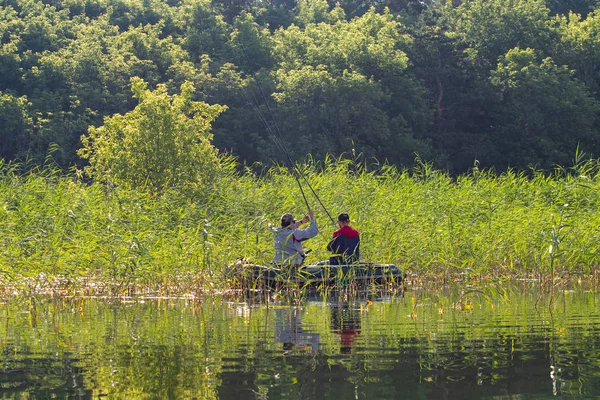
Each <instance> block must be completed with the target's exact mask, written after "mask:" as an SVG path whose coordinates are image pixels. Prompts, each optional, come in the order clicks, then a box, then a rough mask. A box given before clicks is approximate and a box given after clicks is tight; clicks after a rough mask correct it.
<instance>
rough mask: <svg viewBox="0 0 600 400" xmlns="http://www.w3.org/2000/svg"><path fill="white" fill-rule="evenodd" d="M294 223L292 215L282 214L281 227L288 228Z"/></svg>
mask: <svg viewBox="0 0 600 400" xmlns="http://www.w3.org/2000/svg"><path fill="white" fill-rule="evenodd" d="M293 222H294V216H293V215H292V214H283V215H282V216H281V226H282V227H284V228H285V227H286V226H290V224H291V223H293Z"/></svg>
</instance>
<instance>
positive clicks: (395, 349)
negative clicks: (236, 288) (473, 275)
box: [0, 283, 600, 400]
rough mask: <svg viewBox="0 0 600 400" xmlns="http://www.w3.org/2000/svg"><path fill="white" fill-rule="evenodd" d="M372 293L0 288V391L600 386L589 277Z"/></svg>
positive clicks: (418, 391)
mask: <svg viewBox="0 0 600 400" xmlns="http://www.w3.org/2000/svg"><path fill="white" fill-rule="evenodd" d="M461 296H462V298H461ZM371 300H372V301H368V300H367V299H366V298H364V297H359V298H356V299H346V298H344V297H340V296H333V297H331V298H328V299H318V298H315V299H307V300H304V301H303V302H301V304H300V305H297V306H293V305H290V304H289V302H286V301H281V300H279V301H271V302H269V303H268V304H265V303H264V302H262V303H259V302H256V301H254V302H252V301H250V302H242V301H230V300H227V299H225V298H220V297H214V298H206V299H204V300H203V301H202V302H186V301H184V300H148V299H146V300H141V299H137V300H127V301H114V300H113V301H107V300H93V299H86V300H85V301H83V302H82V300H81V299H78V300H69V301H66V300H50V299H44V298H38V299H35V300H34V299H18V300H16V299H15V300H5V301H4V303H3V304H1V305H0V351H1V355H0V398H98V397H103V396H106V398H172V399H179V398H182V399H183V398H198V399H236V400H237V399H280V398H285V399H336V400H337V399H481V398H487V399H545V398H548V399H549V398H557V397H558V398H594V397H600V309H599V307H598V304H597V303H598V300H599V294H598V293H596V292H595V291H594V290H590V288H583V287H574V288H572V289H571V290H567V291H561V292H559V293H557V294H556V295H555V299H554V302H553V303H552V305H551V306H548V303H549V301H550V299H549V298H548V296H542V297H540V296H539V294H538V292H537V291H536V289H535V287H532V286H529V284H524V283H522V284H514V285H510V286H509V287H508V288H505V287H502V288H499V287H497V288H492V289H489V288H479V289H478V290H475V291H471V288H468V287H455V288H450V289H439V290H416V289H411V288H409V290H408V291H407V292H406V294H405V296H404V297H393V296H384V295H371Z"/></svg>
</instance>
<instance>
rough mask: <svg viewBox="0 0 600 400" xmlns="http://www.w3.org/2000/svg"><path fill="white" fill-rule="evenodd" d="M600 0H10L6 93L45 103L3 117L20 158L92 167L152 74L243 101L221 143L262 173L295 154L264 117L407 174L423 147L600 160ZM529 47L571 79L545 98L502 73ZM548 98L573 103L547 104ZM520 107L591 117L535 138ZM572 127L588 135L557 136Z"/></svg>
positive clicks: (0, 51)
mask: <svg viewBox="0 0 600 400" xmlns="http://www.w3.org/2000/svg"><path fill="white" fill-rule="evenodd" d="M596 7H597V4H596V1H595V0H573V1H569V2H556V1H547V2H545V1H543V0H533V1H529V0H527V1H526V0H468V1H450V0H448V1H439V2H432V1H429V0H427V1H416V0H399V1H393V2H389V1H379V0H340V1H339V2H337V1H331V0H327V1H326V0H301V1H297V0H270V1H259V0H226V1H215V0H200V1H195V2H190V1H182V0H143V1H142V0H131V1H123V0H53V1H50V2H48V1H46V2H41V1H37V0H7V1H4V2H2V6H0V92H1V93H2V95H3V96H13V97H14V98H15V99H27V100H26V101H25V103H26V104H27V105H26V106H23V107H21V112H20V113H16V114H15V115H20V116H21V117H18V118H17V117H14V116H13V115H9V114H7V115H2V116H0V118H3V119H4V120H6V121H8V122H7V125H6V126H7V129H5V130H4V132H2V133H1V134H2V136H3V138H4V139H3V140H4V141H5V143H6V146H5V147H3V149H2V157H5V158H7V159H8V160H13V159H17V158H20V157H24V156H25V155H27V157H29V159H31V160H35V162H37V163H39V164H41V163H43V161H44V158H45V155H46V153H47V152H48V149H49V148H50V147H51V146H54V145H56V146H58V148H59V151H57V152H56V153H55V154H54V156H55V158H56V160H57V161H58V162H59V164H60V165H61V166H62V167H64V168H66V167H69V166H73V165H74V164H75V165H78V166H83V165H84V163H85V161H84V160H82V159H81V158H79V157H78V156H77V150H78V149H80V148H81V142H80V137H81V135H82V134H84V133H85V132H86V131H87V130H88V128H89V127H98V126H99V125H101V124H102V122H103V120H104V118H105V117H109V116H111V115H114V114H121V115H125V114H126V113H127V112H129V111H131V110H132V109H133V107H134V106H135V104H136V101H135V99H134V98H132V96H131V92H130V90H129V89H128V83H129V82H130V80H131V78H133V77H139V78H141V79H143V80H144V81H145V82H147V83H148V85H149V87H151V88H156V87H157V86H158V85H165V86H166V88H167V91H168V92H169V93H170V94H173V93H176V92H178V91H179V90H180V87H181V85H182V84H183V83H184V82H186V81H189V82H192V83H194V85H195V87H196V88H197V92H195V93H194V94H193V97H194V100H196V101H198V100H201V101H206V102H208V103H210V104H223V105H226V106H227V107H228V108H229V110H230V111H229V112H228V113H226V114H224V115H223V116H221V117H220V118H219V119H218V120H217V121H215V142H214V143H215V145H217V146H218V147H219V148H220V149H226V150H227V151H231V152H233V153H234V154H235V155H236V156H237V157H239V158H240V159H241V160H242V161H243V162H245V163H246V164H252V163H254V162H257V161H258V162H262V163H269V164H271V163H273V162H279V161H281V160H282V154H281V152H280V151H278V150H277V149H276V146H275V144H274V143H273V140H272V138H270V137H269V133H268V132H267V131H266V130H265V127H264V125H263V124H262V122H261V121H260V119H259V117H258V116H257V113H256V110H255V109H258V110H259V111H261V112H262V114H263V117H264V116H266V117H267V119H268V120H271V121H272V122H271V123H273V121H275V122H277V124H278V125H280V126H281V128H282V129H281V130H282V132H283V134H284V140H285V141H288V142H289V143H290V147H293V148H295V149H297V150H296V151H295V152H294V154H293V156H294V158H296V159H302V158H304V157H305V155H306V154H307V153H313V154H314V155H315V156H316V157H318V158H321V159H322V158H323V157H325V154H327V153H333V154H336V155H339V154H343V153H348V152H352V151H353V150H354V152H355V153H356V154H363V155H364V156H365V157H371V156H374V157H377V158H378V159H387V160H389V161H390V162H392V163H394V164H395V165H397V166H403V165H411V164H412V160H413V158H414V153H418V154H420V156H421V157H422V158H424V159H427V160H431V161H433V162H435V163H436V165H437V166H440V167H442V168H445V169H448V170H449V171H451V172H452V173H461V172H464V171H466V170H468V168H469V167H470V166H471V165H472V163H473V161H474V160H475V159H477V160H479V161H480V162H481V164H482V165H484V166H489V167H497V168H499V169H500V170H502V169H504V168H505V167H506V166H507V165H509V164H510V165H511V166H514V167H517V168H526V167H527V166H528V165H529V164H531V163H536V164H537V165H540V166H544V167H548V166H552V165H555V164H557V163H559V164H564V163H565V155H566V154H572V153H573V152H574V151H575V148H574V146H576V143H577V142H578V141H579V142H580V143H581V145H582V146H583V148H584V149H585V150H586V151H588V152H590V153H593V154H598V152H600V147H599V146H600V145H599V143H600V141H598V140H597V133H596V132H597V124H596V123H595V122H594V124H596V125H594V126H593V127H590V124H591V122H589V123H586V122H585V120H586V119H587V121H597V107H596V106H595V105H593V104H591V103H593V102H592V101H591V100H590V99H589V98H588V95H587V93H589V94H591V95H592V96H594V97H595V98H596V99H597V98H598V88H599V87H600V86H599V85H600V84H599V82H600V76H599V75H598V70H599V68H598V62H599V60H600V55H599V53H598V46H597V41H598V37H599V36H600V35H599V33H598V32H600V30H599V27H600V24H599V23H598V21H599V20H600V16H599V14H598V12H597V11H596V10H595V8H596ZM569 11H572V12H569ZM515 48H519V49H532V50H533V51H535V54H536V57H537V59H536V61H535V62H534V64H536V65H538V67H539V68H540V69H541V70H544V71H545V72H544V73H546V74H548V78H549V79H550V81H553V82H555V83H557V84H563V83H564V84H565V85H566V87H565V88H564V89H556V90H555V91H554V92H552V90H551V89H550V88H549V87H548V86H549V85H546V86H545V87H544V88H543V90H542V89H539V90H534V91H532V92H528V91H527V90H526V89H525V87H526V85H525V84H524V83H523V82H521V84H520V85H521V86H520V88H521V89H519V90H517V89H511V91H510V96H509V97H510V99H509V98H508V97H507V96H506V95H507V94H508V93H509V91H506V90H504V89H500V88H502V87H503V83H500V81H501V80H502V79H501V78H499V77H498V76H497V74H498V72H497V71H496V69H497V65H498V62H499V60H500V62H504V61H503V60H505V57H506V55H507V53H509V52H510V51H512V49H515ZM550 58H551V60H552V63H554V67H553V66H551V65H550V64H549V63H550V61H549V60H550ZM544 60H548V61H544ZM542 63H545V64H544V65H545V66H541V65H542ZM563 66H567V68H568V69H569V70H571V71H573V76H572V77H570V78H569V77H567V76H566V75H565V74H564V73H563V72H560V71H559V70H560V69H561V68H563ZM492 75H494V76H492ZM554 75H557V77H556V79H554V78H552V76H554ZM524 79H525V80H527V79H534V78H533V76H532V75H531V74H529V75H527V77H522V78H521V81H523V80H524ZM576 80H578V81H580V82H581V83H582V84H579V83H576ZM255 82H259V83H260V85H261V89H258V88H257V87H256V86H257V85H256V83H255ZM542 86H543V85H542ZM584 86H585V87H584ZM259 92H262V93H259ZM363 92H364V95H363ZM578 92H579V94H578ZM263 94H264V96H263ZM545 95H549V96H550V98H556V97H557V96H565V99H564V100H563V101H561V102H558V103H556V104H555V105H548V104H543V105H542V104H541V103H544V100H541V99H539V98H537V97H536V98H535V99H533V100H532V97H534V96H545ZM517 97H518V98H517ZM520 104H524V105H528V106H529V105H531V107H530V108H533V110H530V111H531V112H534V113H536V114H537V115H536V117H535V118H536V119H539V118H542V117H543V116H544V114H545V113H554V112H555V111H556V110H558V111H559V113H560V114H561V115H566V114H569V113H570V110H573V109H574V108H577V107H580V106H581V107H580V111H577V112H575V113H574V115H573V116H571V117H569V118H564V119H563V120H564V123H555V122H554V121H551V120H552V117H553V115H554V114H548V116H549V120H550V121H549V125H550V127H548V126H547V125H548V124H540V123H536V124H535V127H534V128H532V127H531V126H530V125H528V121H527V120H526V119H525V118H521V117H520V116H519V115H518V114H519V109H518V107H520ZM582 104H583V105H582ZM563 105H564V108H560V107H562V106H563ZM557 107H559V108H560V109H559V108H557ZM269 108H270V109H271V110H272V111H273V115H271V112H270V111H269ZM9 109H11V108H10V107H8V106H5V107H4V108H3V110H4V111H3V113H10V112H11V111H9ZM584 113H587V114H586V115H585V116H584V115H583V114H584ZM19 118H21V119H22V120H23V121H26V122H24V123H20V122H16V121H17V120H18V119H19ZM546 128H548V129H549V132H550V133H549V135H548V136H546V135H544V134H543V130H544V129H546ZM532 129H533V130H534V131H535V134H533V135H531V134H530V133H528V132H530V131H531V130H532ZM560 129H562V132H561V133H560V134H561V135H562V136H565V137H566V136H572V139H564V140H562V139H560V140H557V139H556V138H555V137H553V136H555V135H557V134H558V132H559V130H560ZM579 129H581V130H582V132H581V133H578V134H575V135H571V133H570V132H571V131H572V130H579ZM540 135H541V136H543V138H542V140H541V142H543V143H545V144H542V145H540V146H541V147H543V148H544V149H540V148H539V147H540V146H538V145H537V144H536V145H533V148H532V149H526V150H525V151H522V150H521V148H522V147H523V146H528V147H529V144H527V143H523V141H521V140H519V138H520V137H524V136H531V137H535V140H537V139H539V138H540V137H541V136H540ZM503 138H507V140H504V139H503ZM292 143H298V147H296V146H295V145H292ZM536 143H537V142H536ZM300 145H301V146H300ZM550 148H551V149H550ZM506 153H509V154H510V155H511V156H510V158H506V157H504V156H503V155H504V154H506Z"/></svg>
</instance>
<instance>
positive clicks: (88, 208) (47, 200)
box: [0, 158, 600, 294]
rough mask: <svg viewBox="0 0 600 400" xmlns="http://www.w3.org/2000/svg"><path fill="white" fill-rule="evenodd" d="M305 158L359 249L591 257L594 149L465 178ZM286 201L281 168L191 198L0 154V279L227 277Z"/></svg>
mask: <svg viewBox="0 0 600 400" xmlns="http://www.w3.org/2000/svg"><path fill="white" fill-rule="evenodd" d="M299 168H300V169H301V170H302V172H303V174H304V175H305V176H306V177H307V179H308V180H309V181H310V183H311V185H312V186H313V188H314V189H315V191H316V192H317V193H318V194H319V196H320V198H321V200H322V202H323V204H324V205H325V206H326V207H327V208H328V210H329V212H330V213H331V215H332V216H333V217H334V218H335V216H336V215H337V214H338V213H340V212H348V213H349V214H350V216H351V219H352V224H353V226H355V227H356V228H357V229H359V230H360V231H361V255H362V259H363V260H365V261H373V262H379V263H394V264H396V265H398V266H400V267H401V268H403V269H405V270H409V271H411V270H412V271H416V272H421V273H433V272H442V273H460V272H465V271H468V272H474V273H477V274H491V275H498V274H501V275H506V274H541V275H544V274H550V273H559V272H571V273H586V274H589V273H595V272H596V270H597V268H598V264H599V259H600V257H599V255H598V252H599V246H600V213H599V212H598V209H599V206H600V190H598V189H600V183H599V182H600V162H599V161H598V160H582V159H580V158H579V159H577V160H576V162H575V165H574V167H572V168H568V169H566V168H557V169H556V170H555V171H553V172H552V173H544V172H542V171H535V170H531V171H525V172H517V171H512V170H510V171H507V172H504V173H494V172H492V171H486V170H480V169H478V168H477V167H474V168H473V170H472V171H471V172H470V173H468V174H465V175H461V176H459V177H451V176H449V175H448V174H446V173H444V172H443V171H439V170H435V169H433V168H432V167H431V166H430V165H428V164H423V163H419V164H418V165H417V166H416V167H415V168H413V169H405V170H399V169H397V168H395V167H391V166H389V165H375V166H373V165H366V164H365V163H360V162H355V161H349V160H344V159H329V160H326V161H325V162H324V163H318V162H315V161H314V160H309V162H307V163H305V164H303V165H300V166H299ZM307 193H309V191H307ZM309 198H310V195H309ZM311 202H312V206H313V208H314V209H315V210H316V215H317V219H318V222H319V225H320V230H321V233H320V234H319V236H318V237H317V238H314V239H311V240H310V241H308V242H306V245H305V247H307V248H310V249H312V250H313V252H312V253H311V255H310V256H309V259H308V260H307V261H308V262H316V261H318V260H321V259H326V258H328V256H329V255H328V253H327V251H326V249H325V247H326V244H327V242H328V241H329V239H330V237H331V233H332V232H333V230H334V229H335V226H334V224H332V223H331V221H330V220H329V218H328V217H327V215H326V213H325V212H324V210H323V209H322V208H321V207H320V206H319V205H318V203H317V202H316V201H315V200H314V199H312V198H311ZM285 212H292V213H294V214H295V215H296V216H298V217H300V216H301V215H302V214H303V213H305V212H306V206H305V205H304V202H303V200H302V196H301V195H300V193H299V190H298V188H297V184H296V181H295V179H294V177H293V176H292V175H291V174H290V173H289V171H288V170H287V169H285V168H282V167H274V168H271V169H269V170H268V171H265V172H264V173H261V174H256V173H253V172H252V171H250V170H247V171H245V172H243V173H238V174H234V173H231V174H228V175H225V176H221V177H220V178H219V179H218V180H216V181H215V182H213V184H212V186H211V187H210V188H202V190H199V191H198V194H197V195H196V196H194V197H190V196H189V194H186V195H184V194H182V193H178V192H177V191H169V192H166V193H163V194H161V195H160V196H157V195H151V194H148V193H146V192H144V191H135V190H129V189H122V188H117V187H109V186H105V185H101V184H98V183H89V182H84V181H82V180H81V179H79V178H78V177H77V176H76V174H69V175H65V174H62V173H60V171H57V170H56V169H53V168H52V167H47V168H44V169H38V170H33V171H30V172H27V173H25V172H20V169H19V168H17V167H15V165H14V164H7V163H2V164H0V235H1V239H0V241H1V243H2V246H0V279H1V280H2V283H4V284H7V283H11V282H12V283H15V282H18V281H19V282H20V281H22V280H23V279H25V280H26V279H27V278H30V279H31V281H29V282H33V283H32V284H31V285H33V286H35V285H38V284H39V283H40V280H43V281H44V282H43V283H49V284H52V283H53V282H62V283H61V284H63V283H64V285H65V286H68V285H69V283H71V282H88V281H90V282H91V280H94V282H97V281H101V280H110V281H111V282H112V283H113V284H114V285H113V288H112V289H111V290H121V291H123V290H125V289H126V290H127V291H129V292H132V291H133V292H134V293H139V292H140V291H141V290H146V291H149V292H150V291H153V292H154V293H163V294H165V293H175V292H177V293H185V292H192V291H195V290H196V291H197V290H206V289H211V288H214V289H223V288H226V287H227V286H228V285H229V284H230V283H231V282H230V281H228V280H227V279H225V278H224V274H223V272H224V270H225V268H226V267H227V266H228V265H231V264H232V263H234V262H235V260H236V259H239V258H245V259H248V260H250V261H251V262H255V263H258V264H266V263H268V262H269V261H270V259H271V257H272V242H273V236H272V232H271V229H272V228H273V227H277V226H278V223H279V217H280V216H281V214H283V213H285ZM65 282H66V283H65ZM115 287H116V288H117V289H114V288H115ZM96 289H97V288H96ZM100 290H101V289H100ZM106 290H109V289H108V288H107V289H106Z"/></svg>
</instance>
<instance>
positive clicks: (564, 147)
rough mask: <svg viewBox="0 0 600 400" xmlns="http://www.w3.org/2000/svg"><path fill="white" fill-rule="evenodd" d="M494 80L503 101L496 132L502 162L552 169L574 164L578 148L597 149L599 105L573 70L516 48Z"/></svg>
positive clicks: (516, 165) (504, 61)
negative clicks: (573, 158) (595, 124)
mask: <svg viewBox="0 0 600 400" xmlns="http://www.w3.org/2000/svg"><path fill="white" fill-rule="evenodd" d="M491 82H492V84H493V86H494V87H495V88H496V89H497V90H498V95H499V96H500V100H501V108H500V109H499V110H497V111H498V114H497V117H496V123H495V124H493V126H492V128H491V129H492V131H493V132H494V135H495V137H496V140H497V145H496V146H495V148H496V151H497V154H498V155H499V157H501V159H498V160H495V162H496V163H497V164H499V165H501V164H503V162H502V160H504V162H506V163H508V164H510V165H511V166H514V167H526V166H527V165H528V164H537V165H538V166H540V167H542V168H548V167H552V166H553V165H555V164H560V165H566V164H567V163H569V162H570V160H571V158H572V155H573V154H574V152H575V151H576V149H577V147H578V145H581V148H583V149H586V150H587V151H594V150H597V148H595V146H596V145H595V142H596V141H597V136H598V134H597V132H596V130H595V129H594V123H595V121H596V120H597V119H598V116H599V112H600V107H599V103H598V102H597V101H596V100H595V99H594V98H593V97H592V96H591V95H590V93H589V91H588V90H587V88H586V87H585V85H583V84H582V83H581V82H579V81H578V80H576V79H574V78H573V72H572V71H570V70H569V69H568V67H566V66H559V65H556V64H555V62H554V61H553V60H552V59H551V58H549V57H547V58H541V57H540V55H539V52H536V51H535V50H533V49H524V50H523V49H519V48H514V49H512V50H510V51H508V52H507V53H506V55H505V56H504V57H501V59H500V61H499V63H498V67H497V68H496V70H494V71H493V72H492V76H491Z"/></svg>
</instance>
